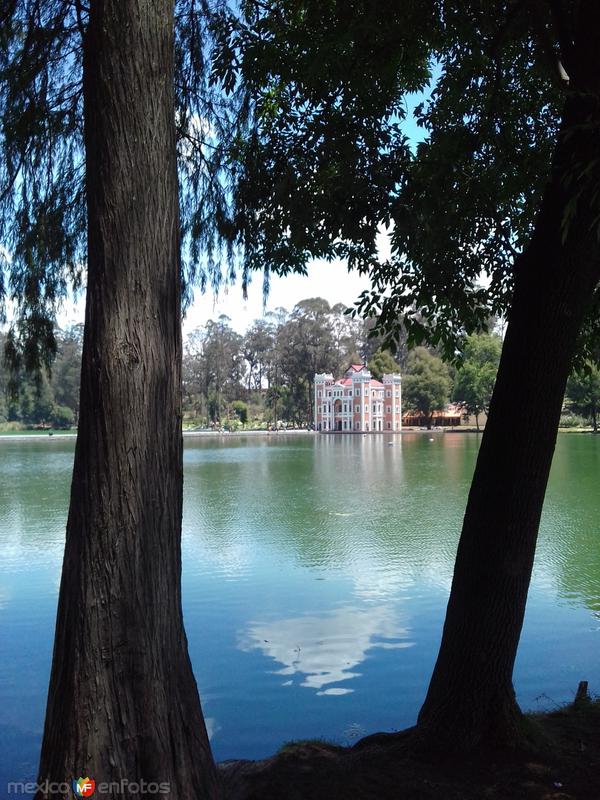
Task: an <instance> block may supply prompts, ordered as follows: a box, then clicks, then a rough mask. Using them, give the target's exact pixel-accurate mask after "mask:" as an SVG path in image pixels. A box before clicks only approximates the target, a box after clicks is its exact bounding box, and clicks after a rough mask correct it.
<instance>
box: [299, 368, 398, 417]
mask: <svg viewBox="0 0 600 800" xmlns="http://www.w3.org/2000/svg"><path fill="white" fill-rule="evenodd" d="M314 409H315V430H316V431H322V432H326V431H327V432H333V431H339V432H341V433H371V432H382V433H383V432H386V431H387V432H388V433H391V432H397V431H401V430H402V378H401V377H400V375H397V374H390V375H384V376H383V382H382V381H377V380H375V378H373V376H372V375H371V373H370V372H369V370H368V369H367V367H366V366H364V365H363V364H352V365H351V366H350V368H349V369H348V370H347V371H346V374H345V375H344V377H343V378H341V379H340V380H337V381H336V380H334V378H333V375H330V374H326V373H323V374H316V375H315V397H314Z"/></svg>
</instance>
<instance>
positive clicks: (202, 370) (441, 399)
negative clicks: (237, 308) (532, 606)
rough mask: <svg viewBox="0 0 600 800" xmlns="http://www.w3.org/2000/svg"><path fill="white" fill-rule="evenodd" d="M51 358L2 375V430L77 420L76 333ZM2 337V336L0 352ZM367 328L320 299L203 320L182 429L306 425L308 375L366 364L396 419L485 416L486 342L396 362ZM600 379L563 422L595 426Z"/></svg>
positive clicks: (495, 339) (592, 375) (493, 346)
mask: <svg viewBox="0 0 600 800" xmlns="http://www.w3.org/2000/svg"><path fill="white" fill-rule="evenodd" d="M56 339H57V355H56V358H55V360H54V362H53V364H52V369H51V372H50V375H45V374H44V375H41V376H37V377H33V376H30V375H27V374H26V373H25V372H24V371H21V372H20V373H18V374H17V375H13V376H12V379H13V386H12V390H11V376H10V373H9V371H8V369H7V368H6V366H2V367H1V368H0V423H14V425H15V426H19V427H20V426H25V427H53V428H70V427H74V426H76V424H77V418H78V414H79V373H80V368H81V348H82V341H83V326H82V325H74V326H72V327H69V328H67V329H65V330H57V332H56ZM4 340H5V337H4V335H3V334H0V347H2V349H3V345H4ZM381 345H382V342H381V339H379V338H378V337H377V336H374V335H373V323H372V321H370V320H367V321H363V320H357V319H353V318H351V317H349V316H348V315H347V314H346V307H345V306H344V305H343V304H341V303H338V304H336V305H334V306H330V305H329V303H328V302H327V301H326V300H324V299H322V298H320V297H316V298H310V299H306V300H302V301H301V302H299V303H298V304H297V305H296V306H294V308H293V309H292V311H287V310H286V309H284V308H278V309H276V311H274V312H270V313H269V314H267V315H266V316H265V317H264V318H262V319H258V320H256V321H255V322H253V323H252V324H251V325H250V327H249V328H248V329H247V331H246V332H245V334H243V335H242V334H239V333H237V332H236V331H235V330H234V329H233V328H232V325H231V320H230V319H229V317H226V316H221V317H219V319H217V320H209V321H208V322H207V323H206V325H203V326H202V327H199V328H197V329H195V330H194V331H193V332H192V333H191V334H189V335H188V336H187V337H186V338H185V341H184V357H183V406H184V425H185V426H186V427H203V428H204V427H208V428H211V427H212V428H221V427H223V428H226V429H230V430H231V429H236V428H239V427H273V426H276V425H277V426H280V425H286V426H294V427H306V426H310V425H311V424H312V421H313V418H314V417H313V412H314V409H313V376H314V374H315V372H331V373H332V374H333V375H334V376H336V377H338V376H340V375H341V374H342V373H343V371H344V370H345V369H346V368H347V366H348V365H349V364H352V363H354V364H356V363H366V364H368V366H369V368H370V369H371V372H372V373H373V375H374V376H375V377H376V378H381V376H382V375H383V373H385V372H394V371H398V370H399V371H400V372H401V373H402V376H403V398H402V407H403V411H415V412H420V413H422V414H424V415H425V416H431V415H432V414H433V413H434V412H435V411H439V410H442V409H444V408H445V407H446V405H447V404H448V402H449V401H450V400H453V401H454V402H456V403H457V404H458V405H459V406H460V408H461V410H462V411H463V412H464V413H465V414H468V415H471V416H473V417H474V418H475V419H476V420H477V423H478V422H479V418H480V416H481V415H485V414H487V410H488V406H489V401H490V398H491V394H492V390H493V387H494V382H495V379H496V371H497V368H498V362H499V358H500V350H501V338H500V337H499V336H498V335H497V334H494V333H491V334H479V335H473V336H469V337H467V338H466V340H465V345H464V350H463V361H462V363H461V365H460V366H459V367H455V366H454V365H448V364H445V363H443V361H442V360H441V359H440V358H439V356H438V355H437V353H436V352H435V350H432V349H427V348H424V347H417V348H415V349H413V350H411V351H410V352H409V350H408V347H407V345H406V341H405V340H404V339H403V338H402V337H401V338H400V343H399V347H398V349H397V351H396V353H394V354H392V353H390V352H389V351H387V350H384V349H382V346H381ZM598 404H600V374H599V373H598V370H597V369H596V368H591V367H590V368H589V370H588V372H587V373H586V374H585V375H583V374H582V375H574V376H572V378H571V379H570V381H569V387H568V397H567V400H566V405H565V414H564V422H565V424H571V425H582V424H584V423H585V422H586V421H588V420H589V421H591V422H592V424H593V425H594V426H595V425H596V416H597V414H596V409H597V406H598Z"/></svg>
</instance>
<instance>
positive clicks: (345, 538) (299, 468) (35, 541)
mask: <svg viewBox="0 0 600 800" xmlns="http://www.w3.org/2000/svg"><path fill="white" fill-rule="evenodd" d="M431 439H433V440H432V441H431ZM390 441H393V446H390V445H389V444H388V443H389V442H390ZM478 446H479V438H478V436H477V435H475V434H456V433H455V434H453V433H446V434H434V435H433V436H430V435H428V434H418V433H414V434H411V433H406V434H403V435H402V436H395V437H393V439H392V438H390V436H389V435H385V434H384V435H382V436H364V437H363V436H354V435H346V436H344V435H338V436H323V435H321V436H319V435H309V434H307V435H294V436H284V435H271V436H245V437H244V436H239V437H238V436H235V437H234V436H231V437H229V438H227V437H222V438H213V437H210V438H209V437H206V438H194V439H191V438H190V439H186V443H185V501H184V531H183V602H184V613H185V621H186V629H187V634H188V638H189V647H190V654H191V658H192V663H193V665H194V670H195V673H196V678H197V681H198V685H199V688H200V693H201V697H202V703H203V708H204V714H205V717H206V720H207V727H208V729H209V733H210V737H211V743H212V747H213V750H214V754H215V757H216V758H217V759H218V760H223V759H228V758H258V757H262V756H266V755H269V754H271V753H273V752H274V751H275V750H276V749H277V748H278V747H279V746H280V745H281V744H282V743H283V742H284V741H288V740H290V739H298V738H309V737H323V738H326V739H330V740H333V741H335V742H338V743H341V744H348V743H352V742H353V741H355V740H356V739H357V738H359V737H361V736H364V735H365V734H367V733H371V732H374V731H377V730H388V731H390V730H396V729H399V728H403V727H406V726H408V725H411V724H413V723H414V722H415V719H416V715H417V713H418V710H419V707H420V704H421V703H422V701H423V698H424V695H425V691H426V688H427V684H428V680H429V677H430V675H431V671H432V668H433V664H434V660H435V656H436V653H437V648H438V645H439V640H440V635H441V627H442V623H443V619H444V611H445V605H446V602H447V597H448V592H449V588H450V582H451V578H452V568H453V561H454V554H455V550H456V545H457V541H458V534H459V531H460V524H461V519H462V515H463V512H464V508H465V503H466V496H467V492H468V488H469V484H470V480H471V475H472V472H473V468H474V464H475V459H476V455H477V450H478ZM73 450H74V443H73V441H69V440H51V439H48V440H45V439H44V440H29V441H10V440H8V439H5V440H2V441H0V466H1V470H2V480H1V484H0V554H1V561H0V787H1V788H0V795H1V794H2V792H4V791H5V788H6V782H7V781H8V780H25V779H27V780H31V779H33V778H34V777H35V772H36V768H37V759H38V754H39V746H40V740H41V733H42V727H43V717H44V709H45V702H46V691H47V684H48V676H49V669H50V660H51V653H52V642H53V635H54V620H55V613H56V602H57V593H58V585H59V577H60V568H61V560H62V550H63V544H64V528H65V521H66V513H67V503H68V492H69V482H70V476H71V468H72V459H73ZM599 478H600V437H593V436H589V435H580V434H563V435H560V436H559V439H558V444H557V449H556V454H555V459H554V464H553V468H552V475H551V480H550V486H549V491H548V495H547V499H546V505H545V510H544V515H543V520H542V527H541V532H540V541H539V546H538V553H537V559H536V565H535V571H534V577H533V583H532V587H531V591H530V599H529V605H528V611H527V616H526V621H525V626H524V631H523V636H522V640H521V647H520V651H519V655H518V659H517V664H516V671H515V685H516V689H517V694H518V699H519V701H520V703H521V704H522V706H523V707H524V708H526V709H536V710H548V709H551V708H554V707H555V706H556V705H557V704H560V703H564V702H565V701H568V700H571V699H572V698H573V696H574V692H575V689H576V688H577V683H578V682H579V681H580V680H583V679H586V680H589V681H590V688H591V691H592V692H599V691H600V689H599V687H600V647H599V643H600V547H599V543H598V520H599V519H600V491H599Z"/></svg>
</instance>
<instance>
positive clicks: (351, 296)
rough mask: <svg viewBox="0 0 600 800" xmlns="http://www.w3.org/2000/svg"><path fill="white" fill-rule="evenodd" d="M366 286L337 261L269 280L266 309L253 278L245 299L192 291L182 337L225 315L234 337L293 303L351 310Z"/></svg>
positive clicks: (238, 290) (233, 292) (229, 291)
mask: <svg viewBox="0 0 600 800" xmlns="http://www.w3.org/2000/svg"><path fill="white" fill-rule="evenodd" d="M369 286H370V282H369V279H368V278H367V277H366V276H361V275H359V274H358V273H356V272H348V270H347V268H346V265H345V264H343V263H342V262H340V261H337V262H333V263H328V262H326V261H314V262H312V263H311V264H310V265H309V267H308V275H288V276H287V277H286V278H278V277H277V276H275V275H274V276H272V277H271V286H270V291H269V297H268V300H267V304H266V306H264V305H263V296H262V276H261V275H260V274H258V273H257V274H256V275H255V278H254V282H253V283H252V284H251V285H250V287H249V288H248V298H247V299H246V300H244V298H243V296H242V287H241V283H239V282H238V283H236V284H234V285H232V286H229V287H225V288H223V289H221V290H220V292H219V295H218V296H215V294H214V293H213V291H212V289H207V290H206V292H205V293H204V294H202V293H201V292H200V290H199V289H197V290H196V293H195V296H194V302H193V303H192V305H191V306H190V308H189V309H188V311H187V314H186V316H185V318H184V320H183V333H184V336H185V335H186V334H189V333H191V331H193V330H194V329H195V328H198V327H200V326H202V325H205V324H206V322H207V321H208V320H209V319H214V320H216V319H218V318H219V316H220V315H221V314H225V315H226V316H228V317H229V318H230V319H231V323H230V324H231V326H232V328H234V330H236V331H238V333H244V332H245V331H246V329H247V328H248V327H249V326H250V325H251V323H252V322H253V321H254V320H255V319H258V318H259V317H262V316H263V315H264V313H265V312H267V311H274V310H275V309H276V308H280V307H283V308H285V309H287V310H288V311H291V310H292V309H293V307H294V306H295V305H296V303H298V302H300V300H305V299H306V298H308V297H323V298H324V299H325V300H327V301H328V302H329V303H330V305H334V304H335V303H344V304H345V305H347V306H352V305H353V304H354V302H355V301H356V300H357V299H358V296H359V295H360V293H361V292H362V291H363V290H364V289H368V288H369ZM84 306H85V301H84V300H83V298H82V299H80V300H79V302H77V303H72V302H69V303H65V305H64V307H63V308H62V310H61V311H60V313H59V315H58V320H57V321H58V324H59V326H60V327H61V328H65V327H67V326H69V325H71V324H73V323H78V322H83V318H84Z"/></svg>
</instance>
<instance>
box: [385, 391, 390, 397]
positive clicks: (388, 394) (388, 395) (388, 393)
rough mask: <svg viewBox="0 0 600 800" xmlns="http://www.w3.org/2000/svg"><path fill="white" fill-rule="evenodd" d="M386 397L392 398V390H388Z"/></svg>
mask: <svg viewBox="0 0 600 800" xmlns="http://www.w3.org/2000/svg"><path fill="white" fill-rule="evenodd" d="M385 396H386V397H391V396H392V393H391V392H390V390H389V389H388V390H387V392H386V393H385Z"/></svg>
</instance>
